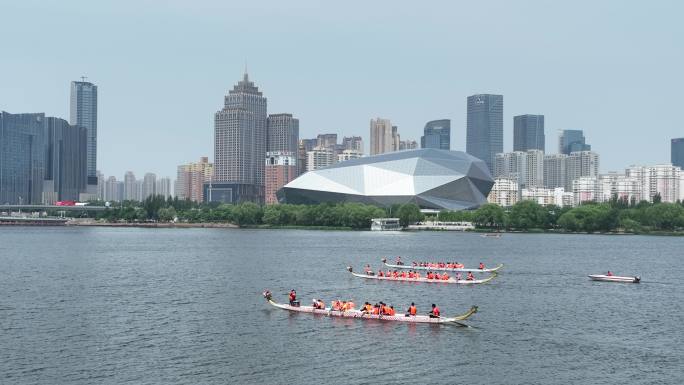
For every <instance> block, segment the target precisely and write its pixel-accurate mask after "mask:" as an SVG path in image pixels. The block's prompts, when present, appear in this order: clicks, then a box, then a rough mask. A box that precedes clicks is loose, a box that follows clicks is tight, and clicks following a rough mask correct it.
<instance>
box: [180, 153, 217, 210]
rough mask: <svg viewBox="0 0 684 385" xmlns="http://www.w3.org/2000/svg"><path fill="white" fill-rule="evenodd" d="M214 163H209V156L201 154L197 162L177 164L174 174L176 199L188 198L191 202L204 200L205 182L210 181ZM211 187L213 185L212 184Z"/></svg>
mask: <svg viewBox="0 0 684 385" xmlns="http://www.w3.org/2000/svg"><path fill="white" fill-rule="evenodd" d="M213 173H214V165H213V164H211V163H209V158H207V157H206V156H203V157H201V158H200V160H199V162H196V163H188V164H182V165H180V166H178V170H177V174H176V185H175V196H176V197H178V199H181V200H185V199H189V200H191V201H193V202H206V201H208V199H205V195H204V192H205V187H204V185H205V184H206V183H208V182H209V183H212V184H213V180H212V175H213ZM212 187H213V185H212Z"/></svg>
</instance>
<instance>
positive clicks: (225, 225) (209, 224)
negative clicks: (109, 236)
mask: <svg viewBox="0 0 684 385" xmlns="http://www.w3.org/2000/svg"><path fill="white" fill-rule="evenodd" d="M65 226H68V227H142V228H152V229H190V228H215V229H226V228H228V229H237V228H239V226H237V225H234V224H232V223H212V222H201V223H185V222H182V223H181V222H177V223H173V222H139V223H136V222H131V223H124V222H95V221H90V222H79V221H69V222H67V223H65Z"/></svg>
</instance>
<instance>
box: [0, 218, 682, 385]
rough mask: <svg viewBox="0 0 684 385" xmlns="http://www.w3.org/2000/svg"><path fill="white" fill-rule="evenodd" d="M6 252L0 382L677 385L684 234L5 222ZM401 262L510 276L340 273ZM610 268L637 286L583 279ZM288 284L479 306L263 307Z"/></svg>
mask: <svg viewBox="0 0 684 385" xmlns="http://www.w3.org/2000/svg"><path fill="white" fill-rule="evenodd" d="M0 245H2V246H1V252H0V267H1V268H0V293H1V295H0V383H1V384H94V383H98V384H122V383H131V384H320V383H323V382H327V383H330V384H370V383H374V384H377V383H383V384H384V383H411V384H424V383H431V384H453V383H466V382H467V383H474V384H480V383H490V384H491V383H493V384H568V383H592V384H594V383H595V384H606V383H616V384H617V383H630V384H651V383H663V384H681V383H684V369H683V368H684V347H683V346H682V343H683V342H684V324H683V322H684V312H683V309H682V301H683V300H684V290H683V289H682V287H683V285H684V279H683V278H682V276H683V275H682V270H683V269H682V267H681V265H682V255H683V254H684V238H677V237H655V236H654V237H650V236H601V235H550V234H505V235H504V236H503V237H502V238H501V239H487V238H482V237H480V236H478V235H477V234H463V233H447V232H403V233H377V232H350V231H340V232H337V231H304V230H235V229H136V228H125V229H121V228H116V229H113V228H30V227H2V228H0ZM397 254H398V255H402V256H404V257H405V260H410V256H459V257H458V260H459V261H463V262H465V263H466V264H467V265H476V264H477V263H479V262H480V261H483V262H485V263H486V264H487V265H494V264H497V263H504V264H505V265H506V266H505V268H504V269H503V270H502V272H501V274H500V275H499V276H498V277H497V278H496V279H494V280H493V281H492V282H490V283H488V284H485V285H477V286H471V287H465V286H458V285H447V284H408V283H401V282H381V281H369V280H364V279H361V278H355V277H352V276H351V275H350V274H349V273H348V272H346V271H345V266H347V265H353V266H354V267H356V268H357V269H361V267H362V265H363V264H365V263H371V264H372V265H373V266H374V267H379V266H380V261H379V259H380V257H381V256H383V255H397ZM451 259H455V258H451ZM608 269H610V270H612V271H613V272H615V273H616V274H624V275H641V276H642V279H643V283H641V284H638V285H635V284H616V283H599V282H591V281H590V280H589V279H588V278H587V274H590V273H604V272H605V271H606V270H608ZM292 288H295V289H296V290H297V292H298V293H299V296H300V298H301V299H302V301H304V302H307V303H308V302H309V301H310V300H311V299H312V298H313V297H323V298H324V299H325V300H326V303H329V302H330V299H333V298H337V297H340V298H353V299H354V300H355V301H356V303H357V304H358V303H363V302H364V301H366V300H369V301H372V302H375V301H380V300H383V301H385V302H387V303H390V304H393V305H395V307H397V308H399V309H400V310H403V309H404V308H405V307H406V306H407V305H408V304H409V303H410V302H411V301H415V302H416V304H417V305H418V309H419V311H422V312H425V311H427V310H428V307H429V305H430V304H431V303H433V302H434V303H437V304H439V305H440V307H441V309H442V312H443V313H446V314H449V315H451V314H460V313H463V312H465V311H466V310H467V309H468V308H469V307H470V305H473V304H474V305H478V306H479V308H480V311H479V313H477V314H476V315H475V316H473V318H472V319H471V320H469V321H468V324H470V325H472V326H473V327H472V328H463V327H456V326H449V325H409V324H403V323H391V322H381V321H362V320H353V319H336V318H327V317H318V316H313V315H311V314H293V313H289V312H286V311H283V310H280V309H276V308H273V307H271V306H270V305H268V304H267V303H266V302H265V301H264V299H263V298H262V297H261V292H262V291H263V290H264V289H270V290H271V291H273V293H274V298H275V299H276V300H280V301H281V302H284V301H286V293H287V292H288V291H289V290H290V289H292Z"/></svg>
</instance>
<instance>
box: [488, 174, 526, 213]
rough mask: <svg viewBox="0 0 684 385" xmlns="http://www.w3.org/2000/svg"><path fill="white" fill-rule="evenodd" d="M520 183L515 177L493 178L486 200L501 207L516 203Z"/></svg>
mask: <svg viewBox="0 0 684 385" xmlns="http://www.w3.org/2000/svg"><path fill="white" fill-rule="evenodd" d="M519 193H520V185H518V180H517V179H516V178H495V179H494V186H492V189H491V190H490V191H489V195H488V196H487V202H489V203H494V204H497V205H499V206H502V207H510V206H513V205H514V204H516V203H518V200H519V199H518V194H519Z"/></svg>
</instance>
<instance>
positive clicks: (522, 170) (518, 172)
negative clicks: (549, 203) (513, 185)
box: [494, 150, 544, 188]
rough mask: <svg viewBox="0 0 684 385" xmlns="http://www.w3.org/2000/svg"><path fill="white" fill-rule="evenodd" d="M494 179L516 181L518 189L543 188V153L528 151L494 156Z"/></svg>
mask: <svg viewBox="0 0 684 385" xmlns="http://www.w3.org/2000/svg"><path fill="white" fill-rule="evenodd" d="M494 177H495V178H499V177H503V178H512V179H516V180H517V182H518V184H519V185H520V187H521V188H522V187H524V188H532V187H543V186H544V151H541V150H528V151H525V152H523V151H513V152H504V153H499V154H496V157H495V160H494Z"/></svg>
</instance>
